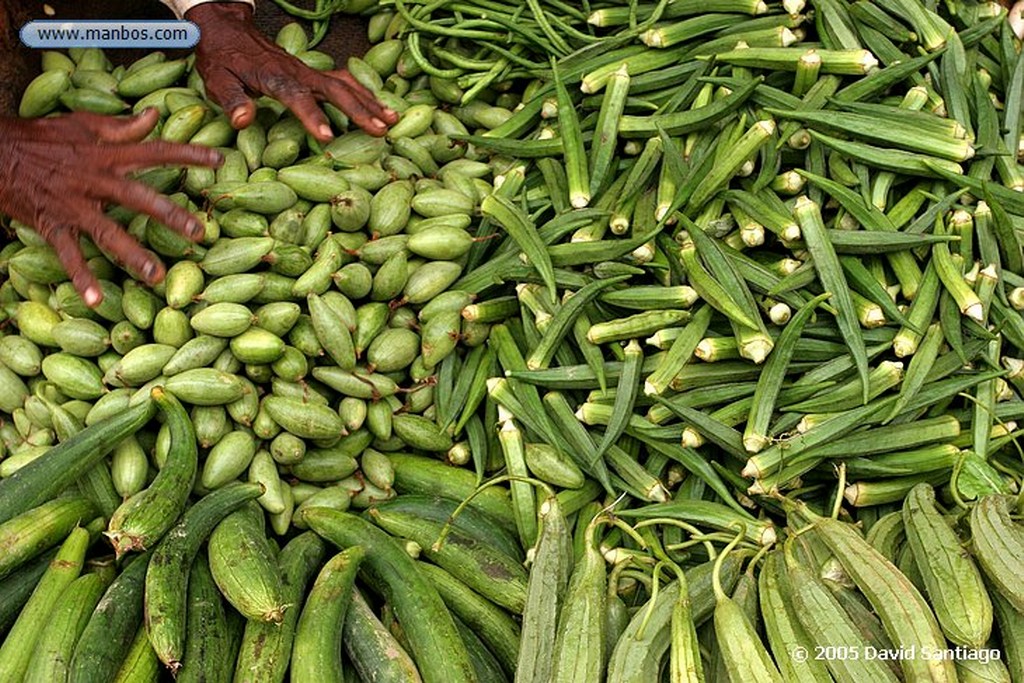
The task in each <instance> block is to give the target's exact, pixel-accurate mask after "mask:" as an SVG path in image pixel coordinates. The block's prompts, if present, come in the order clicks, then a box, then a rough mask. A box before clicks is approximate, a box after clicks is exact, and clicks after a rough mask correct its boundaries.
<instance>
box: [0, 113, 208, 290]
mask: <svg viewBox="0 0 1024 683" xmlns="http://www.w3.org/2000/svg"><path fill="white" fill-rule="evenodd" d="M158 119H159V112H158V111H157V110H156V109H148V110H146V111H145V112H142V113H141V114H139V115H138V116H132V117H123V118H122V117H118V118H115V117H113V116H102V115H99V114H90V113H86V112H76V113H73V114H67V115H65V116H58V117H54V118H44V119H32V120H24V119H16V118H0V212H2V213H4V214H6V215H8V216H10V217H11V218H14V219H17V220H19V221H21V222H22V223H25V224H27V225H30V226H32V227H33V228H35V230H36V231H37V232H38V233H39V234H40V235H41V236H42V237H43V238H44V239H45V240H46V241H47V242H49V243H50V245H51V246H53V248H54V249H55V250H56V252H57V255H58V256H59V257H60V261H61V264H63V266H64V269H65V270H66V271H67V273H68V276H69V277H70V278H71V282H72V283H73V284H74V286H75V289H76V290H78V293H79V294H80V295H81V296H82V299H83V300H84V301H85V303H86V304H87V305H89V306H96V305H97V304H99V303H100V301H101V300H102V294H101V293H100V286H99V281H98V280H97V279H96V276H95V275H93V273H92V272H91V271H90V270H89V268H88V266H87V265H86V261H85V258H84V257H83V256H82V251H81V248H80V246H79V241H78V240H79V237H80V236H81V235H87V236H88V237H89V238H91V239H92V241H93V242H94V243H95V244H96V246H98V247H99V248H100V249H101V250H103V251H104V252H105V253H106V254H107V255H109V256H110V257H111V258H113V259H114V260H116V261H117V262H118V263H119V264H120V265H121V266H123V267H124V268H126V269H128V270H129V271H130V272H132V273H133V274H135V275H136V276H137V277H139V278H141V279H142V280H143V281H144V282H146V283H147V284H155V283H157V282H160V281H161V280H162V279H163V277H164V272H165V271H164V266H163V264H162V263H161V262H160V259H159V258H157V256H156V255H155V254H153V253H152V252H150V251H147V250H146V249H143V248H142V246H141V245H139V243H138V242H136V241H135V239H134V238H132V237H131V236H130V235H129V234H128V233H127V232H125V230H124V228H123V227H122V226H121V225H119V224H118V223H116V222H114V221H113V220H111V219H110V218H109V217H107V216H105V215H104V214H103V207H104V205H106V204H121V205H123V206H125V207H127V208H129V209H133V210H135V211H139V212H142V213H145V214H148V215H149V216H152V217H153V218H154V219H156V220H158V221H160V222H161V223H163V224H165V225H167V226H169V227H171V228H173V229H174V230H177V231H178V232H180V233H181V234H183V235H185V236H186V237H188V238H189V239H192V240H198V239H199V238H201V237H202V234H203V233H202V230H203V228H202V226H201V225H200V224H199V222H198V221H197V220H196V219H195V217H194V216H192V214H190V213H189V212H188V211H186V210H185V209H183V208H181V207H179V206H178V205H177V204H175V203H174V202H172V201H171V200H169V199H168V198H167V197H164V196H162V195H160V194H159V193H157V192H156V191H155V190H153V189H152V188H149V187H147V186H146V185H144V184H143V183H140V182H137V181H134V180H131V179H130V178H128V177H127V175H128V174H129V173H131V172H132V171H138V170H142V169H146V168H153V167H156V166H219V165H220V164H221V163H222V162H223V157H222V156H221V154H220V153H219V152H217V151H216V150H213V149H210V148H208V147H202V146H199V145H182V144H175V143H170V142H162V141H150V142H142V139H143V138H145V137H146V135H147V134H148V133H149V132H150V131H151V130H152V129H153V127H154V126H155V125H156V123H157V120H158Z"/></svg>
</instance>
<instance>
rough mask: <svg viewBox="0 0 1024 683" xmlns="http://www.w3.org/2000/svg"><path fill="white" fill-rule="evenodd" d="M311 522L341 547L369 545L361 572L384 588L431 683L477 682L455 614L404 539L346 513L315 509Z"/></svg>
mask: <svg viewBox="0 0 1024 683" xmlns="http://www.w3.org/2000/svg"><path fill="white" fill-rule="evenodd" d="M305 520H306V523H307V524H309V526H310V528H311V529H313V530H314V531H316V532H317V533H318V534H320V535H321V536H323V537H324V538H326V539H327V540H328V541H330V542H331V543H333V544H335V545H337V546H338V547H340V548H348V547H351V546H353V545H363V546H365V547H366V549H367V553H366V559H365V560H364V561H363V564H362V567H361V570H360V575H363V574H365V575H366V576H367V578H368V579H369V580H370V582H371V583H373V584H375V585H377V586H380V587H381V590H382V591H383V593H384V597H385V598H386V599H387V601H388V603H389V604H390V605H391V607H392V609H394V611H395V615H396V616H397V617H398V621H399V622H401V624H402V628H403V630H404V632H405V636H406V638H407V639H408V641H409V647H410V649H411V650H412V656H413V658H414V659H415V661H416V665H417V667H418V668H419V670H420V673H421V675H422V676H423V680H424V681H426V683H462V682H467V683H468V682H471V681H475V680H476V674H475V671H474V669H473V664H472V662H471V661H470V658H469V653H468V652H467V651H466V648H465V646H464V645H463V644H462V640H461V638H460V637H459V632H458V629H457V628H456V626H455V622H454V621H453V620H452V616H451V613H449V612H448V608H447V607H445V605H444V602H443V601H442V600H441V596H440V595H438V593H437V590H436V589H434V587H433V586H432V585H430V583H429V582H428V581H427V580H426V578H425V577H424V576H423V575H422V574H421V573H420V572H419V570H418V569H417V568H416V563H415V562H414V561H413V559H412V558H411V557H409V555H408V554H407V553H406V551H405V547H404V546H403V545H402V544H401V543H399V542H398V541H397V540H395V539H394V538H393V537H391V536H390V535H389V534H388V533H386V532H385V531H383V530H381V529H379V528H377V527H376V526H374V525H373V524H371V523H370V522H368V521H366V520H365V519H362V518H361V517H357V516H356V515H351V514H348V513H346V512H338V511H337V510H329V509H327V508H311V509H309V510H307V511H306V512H305Z"/></svg>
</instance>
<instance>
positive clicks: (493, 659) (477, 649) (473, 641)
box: [452, 616, 511, 683]
mask: <svg viewBox="0 0 1024 683" xmlns="http://www.w3.org/2000/svg"><path fill="white" fill-rule="evenodd" d="M452 618H453V619H454V620H455V627H456V628H457V629H458V630H459V635H460V636H462V644H463V645H465V646H466V652H468V653H469V659H470V661H471V662H473V669H474V670H475V671H476V678H477V680H478V681H488V683H490V682H491V681H493V682H494V683H507V682H508V681H509V680H511V679H510V678H509V676H508V673H506V672H505V670H504V668H503V667H502V666H501V664H499V663H498V658H497V656H496V655H495V654H494V653H493V652H491V651H490V650H489V649H488V648H487V645H485V644H484V641H483V640H481V638H480V636H479V634H477V632H476V631H474V630H473V629H472V628H470V627H469V625H467V624H466V623H465V622H463V621H462V620H461V619H459V618H458V617H456V616H453V617H452Z"/></svg>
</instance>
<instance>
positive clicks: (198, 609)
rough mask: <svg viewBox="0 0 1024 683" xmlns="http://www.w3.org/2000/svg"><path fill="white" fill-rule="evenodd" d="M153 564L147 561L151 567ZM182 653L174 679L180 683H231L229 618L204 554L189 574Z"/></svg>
mask: <svg viewBox="0 0 1024 683" xmlns="http://www.w3.org/2000/svg"><path fill="white" fill-rule="evenodd" d="M152 566H153V563H152V561H150V568H151V569H152ZM187 609H188V612H187V620H186V631H185V633H186V638H185V656H184V658H183V659H182V660H181V669H180V670H179V671H178V675H177V676H176V678H175V680H177V681H179V682H180V683H231V676H232V674H234V671H235V659H234V657H231V656H230V654H231V652H230V650H229V648H228V641H229V635H228V620H227V615H226V613H225V611H224V600H223V598H221V595H220V591H219V590H217V584H216V583H214V581H213V575H212V574H210V567H209V565H208V563H207V560H206V558H205V557H204V556H202V555H199V556H198V557H196V560H195V562H194V563H193V564H192V570H191V571H190V572H189V576H188V602H187Z"/></svg>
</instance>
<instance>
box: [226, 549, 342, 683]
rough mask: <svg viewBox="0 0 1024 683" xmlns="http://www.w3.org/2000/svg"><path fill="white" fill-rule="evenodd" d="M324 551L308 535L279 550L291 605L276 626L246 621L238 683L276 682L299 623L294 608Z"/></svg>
mask: <svg viewBox="0 0 1024 683" xmlns="http://www.w3.org/2000/svg"><path fill="white" fill-rule="evenodd" d="M325 552H326V548H325V547H324V543H323V541H321V540H320V538H319V537H317V535H316V534H314V533H312V532H306V533H304V534H301V535H299V536H296V537H295V538H293V539H292V540H291V541H290V542H289V543H288V545H286V546H285V547H284V548H282V549H281V554H280V556H279V557H278V565H279V567H280V571H281V577H282V580H283V597H284V599H285V603H286V604H288V605H291V606H292V608H290V609H289V610H288V611H287V612H285V614H284V620H283V621H282V622H281V623H280V624H275V623H273V622H270V621H253V620H249V621H247V622H246V624H245V632H244V633H243V634H242V644H241V647H240V648H239V650H238V659H237V661H236V662H235V678H234V680H235V681H237V682H238V683H271V682H273V683H280V682H281V681H283V680H284V677H285V673H286V672H287V670H288V663H289V661H290V660H291V654H292V642H293V640H294V638H295V626H296V624H297V623H298V621H299V611H300V610H299V608H298V605H299V604H301V603H302V598H303V596H304V595H305V594H306V585H307V584H308V583H309V582H310V580H312V578H313V576H314V575H316V571H317V568H319V567H320V563H321V562H323V559H324V553H325Z"/></svg>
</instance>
